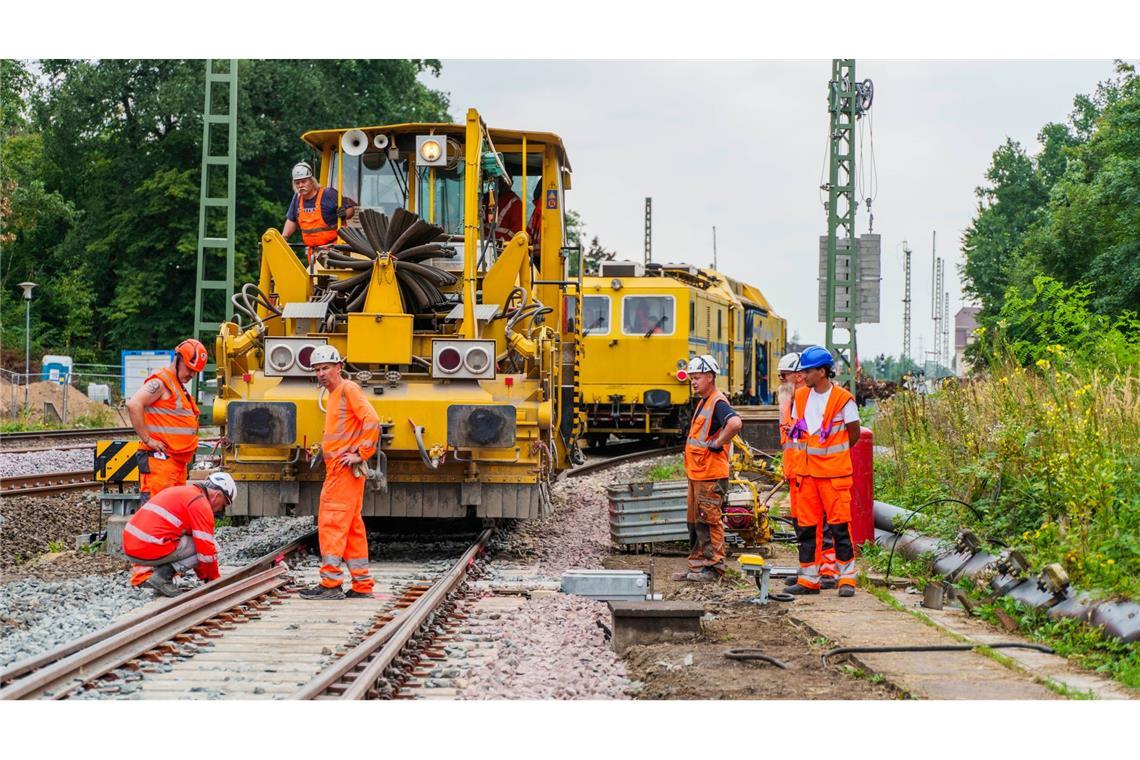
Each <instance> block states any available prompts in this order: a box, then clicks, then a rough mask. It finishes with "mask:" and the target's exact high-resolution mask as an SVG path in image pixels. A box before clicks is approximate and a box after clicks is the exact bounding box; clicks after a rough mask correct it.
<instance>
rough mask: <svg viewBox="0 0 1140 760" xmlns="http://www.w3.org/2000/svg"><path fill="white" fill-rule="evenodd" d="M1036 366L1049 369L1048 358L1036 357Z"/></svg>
mask: <svg viewBox="0 0 1140 760" xmlns="http://www.w3.org/2000/svg"><path fill="white" fill-rule="evenodd" d="M1037 366H1038V367H1040V368H1041V369H1049V367H1050V366H1052V365H1050V364H1049V360H1048V359H1038V360H1037Z"/></svg>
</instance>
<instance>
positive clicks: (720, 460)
mask: <svg viewBox="0 0 1140 760" xmlns="http://www.w3.org/2000/svg"><path fill="white" fill-rule="evenodd" d="M721 401H723V402H725V403H726V404H727V403H728V399H726V398H725V397H724V394H723V393H721V392H720V391H719V390H714V391H713V392H712V394H711V395H709V397H708V398H706V399H705V400H704V401H703V402H701V405H700V409H699V410H698V412H697V413H696V414H695V415H693V421H692V422H691V423H689V434H688V437H687V438H686V440H685V474H686V475H687V476H688V477H689V479H690V480H701V481H704V480H719V479H721V478H727V477H728V474H729V454H728V449H729V447H728V446H725V447H724V448H722V449H721V450H720V451H709V446H710V445H711V444H712V441H713V436H711V435H710V434H709V430H710V429H711V427H712V420H713V412H714V411H715V410H716V405H717V403H719V402H721Z"/></svg>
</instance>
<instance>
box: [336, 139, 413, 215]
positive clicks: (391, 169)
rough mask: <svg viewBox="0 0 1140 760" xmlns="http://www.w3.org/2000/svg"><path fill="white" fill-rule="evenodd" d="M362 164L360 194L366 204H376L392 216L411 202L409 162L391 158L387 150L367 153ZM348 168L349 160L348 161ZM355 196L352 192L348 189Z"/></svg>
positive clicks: (361, 199) (383, 212)
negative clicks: (408, 200)
mask: <svg viewBox="0 0 1140 760" xmlns="http://www.w3.org/2000/svg"><path fill="white" fill-rule="evenodd" d="M361 158H362V159H363V161H362V165H361V167H360V197H359V198H358V200H359V202H360V206H361V207H362V208H374V209H376V210H377V211H379V212H381V213H382V214H387V215H389V216H391V215H392V214H393V213H395V211H396V209H398V208H405V207H406V206H407V192H406V188H407V185H408V162H407V161H406V160H405V159H397V160H396V161H391V160H389V159H388V155H387V154H386V153H380V152H377V153H365V154H364V155H363V156H361ZM345 166H346V168H347V163H346V165H345ZM348 197H350V198H352V197H353V195H352V193H348Z"/></svg>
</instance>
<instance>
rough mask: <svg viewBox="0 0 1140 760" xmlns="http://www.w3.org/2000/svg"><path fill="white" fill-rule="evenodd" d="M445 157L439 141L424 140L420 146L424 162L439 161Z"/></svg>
mask: <svg viewBox="0 0 1140 760" xmlns="http://www.w3.org/2000/svg"><path fill="white" fill-rule="evenodd" d="M442 155H443V147H442V146H441V145H440V144H439V140H424V141H423V142H422V143H421V144H420V158H422V159H423V160H424V161H429V162H430V161H438V160H439V157H440V156H442Z"/></svg>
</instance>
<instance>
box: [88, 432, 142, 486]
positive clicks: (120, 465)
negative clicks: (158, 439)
mask: <svg viewBox="0 0 1140 760" xmlns="http://www.w3.org/2000/svg"><path fill="white" fill-rule="evenodd" d="M138 452H139V442H138V441H99V442H98V443H96V444H95V479H96V480H99V481H107V482H110V483H125V482H132V481H137V480H138V479H139V464H138Z"/></svg>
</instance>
